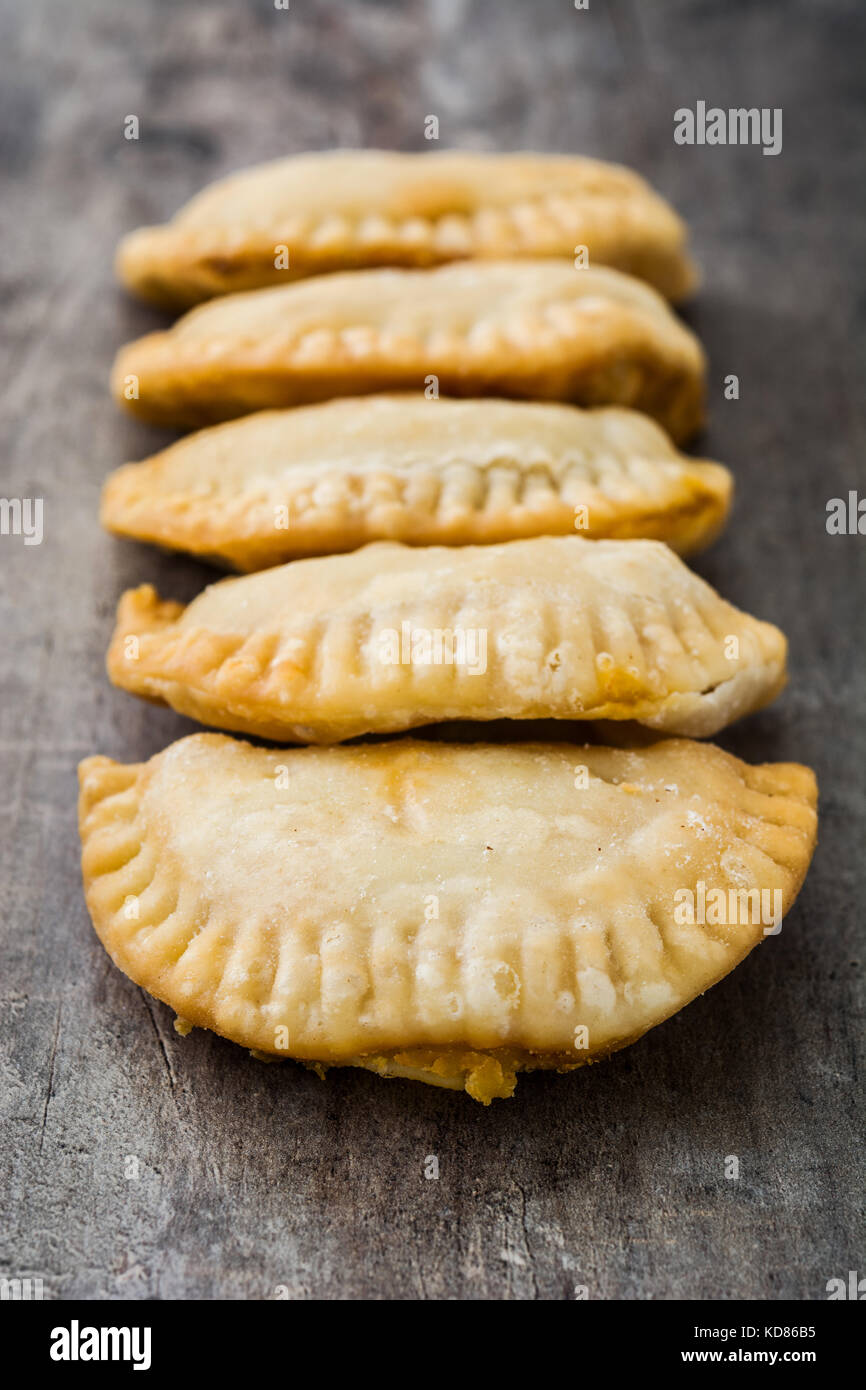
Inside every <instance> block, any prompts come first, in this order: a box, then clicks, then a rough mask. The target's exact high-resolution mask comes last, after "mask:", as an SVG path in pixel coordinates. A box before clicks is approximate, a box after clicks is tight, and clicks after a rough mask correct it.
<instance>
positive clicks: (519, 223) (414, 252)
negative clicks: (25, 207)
mask: <svg viewBox="0 0 866 1390" xmlns="http://www.w3.org/2000/svg"><path fill="white" fill-rule="evenodd" d="M580 247H585V248H586V251H587V252H588V254H589V260H590V263H591V264H593V265H595V264H599V265H611V266H614V267H616V268H617V269H619V270H626V271H628V272H629V273H630V274H632V275H638V276H640V277H641V278H642V279H645V280H648V281H649V282H650V283H651V284H653V285H655V287H656V289H658V290H659V291H660V292H661V293H662V294H665V295H667V296H668V297H669V298H671V299H680V298H681V297H682V296H683V295H685V294H687V293H688V292H689V290H691V289H692V287H693V285H694V281H695V274H694V269H693V267H692V264H691V261H690V260H689V256H688V252H687V248H686V230H685V227H684V225H683V223H682V221H681V220H680V218H679V217H678V216H677V215H676V213H675V212H674V211H673V209H672V208H671V207H670V205H669V204H668V203H666V202H665V200H664V199H663V198H661V197H660V196H659V195H658V194H657V193H655V192H654V191H653V190H652V189H651V188H650V186H649V185H648V184H647V183H646V182H645V181H644V180H643V179H642V178H640V177H639V176H638V175H637V174H635V173H633V172H632V171H631V170H629V169H623V168H621V167H620V166H618V165H615V164H605V163H602V162H600V161H599V160H594V159H581V158H575V157H573V156H563V155H540V154H472V153H466V152H462V151H455V152H451V151H447V152H445V151H443V152H442V153H435V154H424V155H417V154H395V153H389V152H386V151H383V150H336V151H333V152H331V153H328V154H307V155H296V156H294V157H292V158H290V159H280V160H275V161H273V162H272V163H269V164H262V165H258V166H256V167H255V168H252V169H246V170H244V171H243V172H241V173H238V174H234V175H232V176H231V177H230V178H226V179H222V180H220V182H219V183H215V184H212V185H211V186H210V187H208V188H205V189H204V190H203V191H202V192H201V193H199V194H198V195H197V197H195V198H193V199H192V200H191V201H190V202H189V203H187V204H186V206H185V207H183V208H181V210H180V212H179V213H178V214H177V215H176V216H175V217H174V218H173V219H172V221H171V222H169V223H168V224H167V225H165V226H161V227H141V228H139V229H138V231H135V232H132V233H131V235H129V236H127V237H125V238H124V240H123V241H122V242H121V245H120V247H119V249H118V255H117V272H118V274H119V276H120V278H121V280H123V282H124V284H126V285H127V286H128V288H129V289H131V290H133V291H134V292H135V293H136V294H140V295H142V296H144V298H146V299H151V300H154V301H156V302H157V303H161V304H167V305H170V306H178V305H179V306H182V307H188V306H189V305H191V304H194V303H196V302H197V301H198V300H201V299H208V298H210V296H211V295H218V294H226V293H230V292H234V291H237V290H252V289H260V288H262V287H263V286H267V285H274V284H280V283H285V281H287V280H296V279H300V278H303V277H305V276H308V275H318V274H321V273H322V272H323V271H335V270H350V269H360V268H363V267H369V266H380V265H396V266H407V267H424V266H430V265H436V264H440V263H443V262H447V261H452V260H462V259H464V258H472V257H488V258H489V257H495V258H497V259H498V258H501V257H512V256H528V257H537V256H564V257H567V258H568V259H569V260H572V259H573V258H574V256H575V254H576V253H578V248H580Z"/></svg>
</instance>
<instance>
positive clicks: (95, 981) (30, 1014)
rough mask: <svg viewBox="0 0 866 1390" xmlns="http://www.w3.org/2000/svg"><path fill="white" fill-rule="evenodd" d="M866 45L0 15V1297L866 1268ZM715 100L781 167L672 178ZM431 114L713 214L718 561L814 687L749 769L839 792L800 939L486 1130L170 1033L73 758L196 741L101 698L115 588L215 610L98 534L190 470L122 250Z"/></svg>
mask: <svg viewBox="0 0 866 1390" xmlns="http://www.w3.org/2000/svg"><path fill="white" fill-rule="evenodd" d="M864 38H866V12H864V8H863V6H862V5H861V4H858V3H857V0H821V3H820V4H817V5H816V4H814V3H812V0H799V2H798V0H792V3H788V4H784V5H783V4H779V3H770V2H769V0H767V3H756V2H755V0H749V3H739V4H738V3H733V2H732V0H693V2H690V0H664V3H662V0H654V3H648V2H647V0H645V2H644V3H642V4H638V3H637V0H632V2H631V3H629V0H616V2H615V3H614V0H608V3H605V0H591V3H590V8H589V10H588V11H584V12H578V11H576V10H575V9H574V7H573V5H572V4H571V3H570V0H532V3H530V0H524V3H498V2H497V0H475V2H474V3H468V2H464V0H438V3H434V2H433V0H431V3H424V0H406V3H402V4H401V3H396V0H395V3H373V2H372V0H370V2H369V3H366V2H365V0H361V2H360V3H359V0H352V3H335V0H291V6H290V9H289V10H288V11H278V10H276V9H275V7H274V5H273V2H272V0H246V3H242V0H210V2H209V3H207V4H200V3H180V2H179V0H177V2H175V3H171V0H123V2H122V3H121V0H113V2H112V0H75V3H74V4H70V3H68V2H67V0H27V2H26V3H24V2H23V0H22V2H16V0H0V52H2V68H3V71H2V89H0V175H2V186H0V232H2V255H0V304H2V320H0V322H2V345H0V410H2V432H0V437H2V459H3V463H2V467H3V483H2V491H3V493H4V495H6V496H10V497H13V496H14V497H42V498H44V499H45V514H44V515H45V521H44V525H45V534H44V540H43V543H42V544H41V545H40V546H25V545H24V544H23V539H22V538H21V537H15V536H5V537H0V562H2V586H3V587H2V609H0V614H2V670H0V682H2V687H0V688H2V725H0V758H2V777H0V808H2V872H0V894H2V922H3V931H4V937H5V946H4V963H3V967H2V989H0V994H2V1013H0V1017H2V1037H3V1053H2V1058H3V1060H2V1100H0V1107H2V1122H3V1127H2V1185H3V1200H4V1206H5V1208H6V1210H5V1214H4V1215H3V1216H2V1221H0V1273H2V1274H6V1275H13V1276H14V1275H17V1276H19V1277H25V1276H39V1277H42V1279H43V1280H44V1285H45V1291H46V1295H47V1296H49V1297H52V1298H61V1297H65V1296H66V1297H69V1296H82V1297H87V1298H112V1299H143V1298H194V1297H200V1298H208V1299H210V1298H268V1297H273V1296H274V1291H275V1290H276V1288H277V1287H278V1286H284V1287H285V1288H287V1289H288V1291H289V1294H290V1296H291V1297H293V1298H320V1297H327V1298H359V1297H363V1298H434V1299H438V1298H454V1297H456V1298H460V1299H476V1298H493V1299H533V1298H544V1299H551V1298H553V1299H568V1298H572V1297H573V1296H574V1289H575V1286H576V1285H585V1286H586V1287H587V1289H588V1291H589V1296H590V1297H591V1298H605V1299H610V1298H622V1297H627V1298H642V1299H648V1298H690V1297H697V1298H707V1299H727V1298H733V1297H739V1296H756V1297H760V1298H767V1299H773V1298H779V1297H783V1296H793V1297H796V1298H803V1299H816V1298H822V1297H824V1296H825V1284H826V1281H827V1280H828V1279H830V1278H832V1277H835V1276H837V1275H843V1276H845V1275H847V1271H848V1270H849V1269H857V1270H859V1271H860V1274H861V1275H863V1274H866V1249H864V1244H863V1239H862V1236H863V1227H862V1210H861V1202H860V1196H859V1193H860V1187H861V1178H862V1149H860V1148H859V1142H860V1140H859V1136H860V1134H861V1132H862V1124H858V1096H859V1092H858V1072H857V1065H858V1054H859V1053H860V1051H861V1045H862V1022H863V1015H862V994H860V993H858V988H857V986H858V981H859V980H860V978H861V975H862V958H863V938H862V930H861V927H862V918H863V901H864V898H863V893H864V883H863V873H862V870H863V859H864V838H863V824H864V817H863V812H864V766H866V761H864V754H866V750H864V737H863V721H862V705H863V695H864V661H863V627H864V603H866V592H864V583H863V580H864V569H863V556H864V547H866V539H864V538H863V537H856V536H833V537H831V536H828V535H827V534H826V530H825V506H826V502H827V500H828V498H830V497H833V496H845V495H847V492H848V490H849V489H851V488H857V487H858V486H859V487H860V488H861V491H864V492H866V484H864V469H863V449H864V409H863V380H862V372H861V374H860V379H859V382H858V380H857V357H858V349H859V350H862V346H863V327H864V315H866V310H864V298H863V282H862V275H861V271H862V266H861V264H860V261H861V258H862V251H863V244H864V189H866V167H864V165H866V157H864V149H866V123H864V87H863V81H862V53H863V43H864ZM698 99H703V100H705V101H707V102H708V104H710V105H712V104H718V105H722V106H741V105H757V106H760V107H782V108H783V111H784V126H783V130H784V148H783V151H782V153H781V154H780V155H779V156H778V157H775V158H773V157H765V156H763V155H762V154H761V151H760V150H759V149H757V148H706V147H705V148H688V147H678V146H676V145H675V144H674V142H673V138H672V137H673V112H674V110H675V109H676V108H677V107H679V106H683V105H694V103H695V102H696V101H697V100H698ZM130 114H135V115H138V117H139V119H140V123H141V138H140V140H139V141H138V142H132V141H127V140H125V139H124V138H123V122H124V118H125V117H126V116H127V115H130ZM430 114H434V115H437V116H438V117H439V121H440V148H441V147H443V146H462V145H468V146H475V147H481V148H487V149H505V150H507V149H511V148H520V147H525V148H538V149H549V150H563V151H582V152H586V153H590V154H597V155H601V156H607V157H610V158H614V159H617V160H621V161H623V162H625V163H628V164H632V165H634V166H635V167H637V168H638V169H639V170H641V171H642V172H644V173H645V174H647V175H648V176H649V177H650V178H651V179H652V180H653V181H654V182H655V183H657V184H658V185H659V186H660V188H661V189H662V190H663V191H664V192H665V193H667V194H668V195H669V196H670V197H671V198H672V199H673V201H674V202H675V203H676V205H677V206H678V207H679V208H680V209H681V210H682V212H683V213H684V214H685V215H686V216H687V217H688V218H689V219H690V221H691V223H692V226H693V229H694V242H695V247H696V250H697V253H698V256H699V258H700V261H701V263H702V266H703V271H704V285H703V289H702V292H701V294H700V297H699V299H698V300H697V302H696V304H695V305H694V307H693V308H692V309H690V310H689V313H688V317H689V320H690V321H691V322H692V323H693V324H694V326H695V327H696V329H697V330H698V332H699V333H700V335H701V337H702V338H703V340H704V342H705V344H706V345H707V348H708V351H709V355H710V362H711V376H710V402H711V424H710V428H709V431H708V433H707V435H706V438H705V439H704V440H703V441H701V449H702V451H703V452H704V453H706V454H707V455H708V456H709V457H716V458H720V459H722V460H724V461H726V462H727V463H728V464H729V465H730V466H731V467H732V468H733V469H734V471H735V474H736V478H737V485H738V500H737V506H736V511H735V515H734V518H733V523H732V525H731V528H730V530H729V532H728V534H727V535H726V536H725V537H724V538H723V540H722V541H721V542H720V543H719V544H718V546H717V547H716V548H715V550H714V551H713V552H712V553H711V554H710V555H708V556H706V557H704V558H702V559H701V561H700V562H699V563H698V568H699V569H700V570H701V572H702V573H703V574H705V575H706V577H707V578H709V579H710V580H711V581H712V582H713V583H715V584H716V585H717V586H718V587H720V588H721V589H722V591H723V592H724V593H725V594H726V595H727V596H728V597H729V598H730V599H732V600H733V601H734V602H736V603H738V604H740V605H742V606H744V607H747V608H749V609H751V610H752V611H754V612H757V613H758V614H760V615H761V616H763V617H765V618H769V619H772V620H773V621H774V622H776V623H778V624H779V625H780V626H781V627H783V628H784V629H785V630H786V632H787V633H788V634H789V636H790V639H791V666H792V680H791V685H790V688H789V689H788V691H787V693H786V694H785V695H784V696H783V698H782V699H781V700H780V701H779V702H778V703H777V704H776V705H775V706H774V707H773V708H772V709H770V710H768V711H767V712H765V713H764V714H762V715H759V716H757V717H755V718H752V719H750V720H747V721H745V722H744V723H743V724H742V725H741V726H739V727H737V728H735V729H733V730H731V731H729V733H728V734H727V736H725V737H724V738H723V739H722V740H720V741H721V742H723V743H724V744H725V746H727V747H729V748H730V749H732V750H733V751H735V752H737V753H740V754H742V755H743V756H745V757H748V758H751V759H754V760H759V761H760V760H772V759H779V758H781V759H798V760H800V761H803V762H807V763H810V764H812V765H813V766H814V767H815V768H816V769H817V772H818V776H819V779H820V783H821V790H822V799H821V830H820V846H819V850H818V853H817V856H816V859H815V862H814V865H813V868H812V871H811V874H810V876H809V879H808V881H807V883H806V886H805V888H804V890H803V893H802V896H801V898H800V900H799V902H798V904H797V907H796V909H795V911H794V912H793V913H792V914H791V916H790V918H789V919H788V920H787V922H786V924H785V927H784V929H783V931H782V933H781V935H780V936H779V937H778V938H771V939H770V941H769V942H768V944H767V945H765V946H764V948H763V949H762V950H760V951H759V952H756V953H755V954H754V955H753V956H752V957H750V959H749V960H748V961H747V962H746V963H745V964H744V965H743V966H742V967H741V968H740V969H739V970H737V971H736V972H735V973H734V974H733V976H731V977H730V978H729V979H728V980H726V981H725V982H724V983H723V984H721V985H720V986H718V987H717V988H716V989H714V990H713V991H711V992H710V993H709V994H708V995H706V996H704V997H703V998H702V999H700V1000H698V1001H696V1002H695V1003H694V1004H692V1005H691V1006H690V1007H689V1008H688V1009H686V1010H685V1011H684V1012H683V1013H681V1014H680V1015H679V1016H678V1017H676V1018H674V1019H673V1020H671V1021H670V1022H669V1023H667V1024H665V1025H664V1026H662V1027H661V1028H659V1029H657V1030H656V1031H655V1032H653V1033H651V1034H649V1035H648V1036H647V1037H646V1038H645V1039H644V1040H643V1041H642V1042H641V1043H639V1044H638V1045H637V1046H635V1047H633V1048H631V1049H630V1050H628V1051H625V1052H622V1053H620V1054H619V1055H617V1056H616V1057H614V1058H613V1059H612V1060H610V1061H608V1062H607V1063H605V1064H604V1065H600V1066H597V1067H593V1068H592V1069H590V1070H587V1071H585V1072H583V1073H578V1074H576V1075H574V1076H572V1077H571V1078H559V1077H555V1076H553V1077H546V1078H545V1077H536V1078H530V1079H524V1080H523V1081H521V1082H520V1084H519V1086H518V1090H517V1094H516V1097H515V1099H513V1100H511V1101H509V1102H504V1103H503V1102H499V1103H496V1104H494V1105H493V1106H492V1107H491V1108H490V1109H489V1110H483V1109H482V1108H480V1107H478V1106H476V1105H475V1104H474V1103H473V1102H471V1101H470V1100H468V1099H467V1098H465V1097H463V1096H459V1095H454V1094H451V1093H448V1092H443V1091H436V1090H433V1089H430V1088H425V1087H420V1086H417V1085H413V1084H410V1083H406V1082H383V1081H380V1080H378V1079H377V1078H375V1077H373V1076H368V1075H365V1074H363V1073H358V1072H352V1071H346V1072H343V1073H340V1072H336V1073H332V1075H331V1078H330V1079H329V1080H328V1081H327V1082H326V1083H324V1084H323V1083H322V1082H321V1081H319V1080H318V1079H317V1078H316V1077H315V1076H314V1075H312V1074H311V1073H309V1072H307V1071H305V1070H303V1069H302V1068H300V1067H296V1066H294V1065H292V1064H284V1065H277V1066H264V1065H261V1064H258V1063H256V1062H254V1061H252V1060H251V1059H250V1058H249V1057H248V1056H247V1055H246V1053H244V1052H243V1051H242V1050H240V1049H239V1048H236V1047H234V1046H232V1045H231V1044H229V1043H227V1042H224V1041H221V1040H220V1039H218V1038H215V1037H212V1036H208V1035H207V1034H205V1033H202V1032H195V1033H193V1034H192V1035H191V1036H190V1037H189V1038H187V1039H185V1040H184V1039H181V1038H179V1037H177V1036H176V1035H175V1033H174V1032H173V1030H172V1026H171V1023H172V1020H171V1015H170V1013H169V1011H168V1010H167V1009H165V1008H163V1007H162V1006H161V1005H158V1004H156V1003H154V1002H153V1001H151V1000H149V999H148V998H147V997H145V995H144V994H142V992H141V991H140V990H138V989H136V988H135V987H134V986H133V985H132V984H131V983H130V982H129V981H127V980H126V979H125V978H124V977H123V976H122V975H120V974H119V972H118V971H116V970H115V968H114V967H113V966H112V965H111V963H110V962H109V960H108V958H107V956H106V955H105V954H104V952H103V950H102V947H101V946H100V945H99V943H98V942H97V940H96V938H95V936H94V934H93V933H92V930H91V928H90V925H89V922H88V918H87V915H86V912H85V909H84V905H83V902H82V896H81V889H80V882H79V871H78V841H77V834H76V829H75V812H74V806H75V795H76V788H75V766H76V763H77V761H78V760H79V758H81V757H82V756H84V755H86V754H89V753H92V752H103V753H108V754H111V755H113V756H115V757H118V758H121V759H124V760H127V761H128V760H137V759H140V758H145V757H148V756H149V755H150V754H152V753H154V752H156V751H157V750H158V749H160V748H162V747H163V746H164V745H165V744H166V743H168V742H169V741H170V740H172V739H174V738H175V737H177V736H179V735H181V734H183V733H186V732H188V731H190V730H191V728H192V725H190V724H189V723H188V722H187V721H185V720H183V719H181V718H179V717H177V716H175V715H173V714H172V713H170V712H168V711H160V710H156V709H153V708H151V707H149V706H146V705H144V704H142V703H139V702H136V701H135V700H134V699H132V698H131V697H130V696H127V695H124V694H122V693H120V692H118V691H114V690H113V689H112V688H111V687H110V686H109V684H108V682H107V679H106V677H105V675H104V670H103V658H104V651H105V647H106V643H107V639H108V636H109V632H110V629H111V625H112V615H113V609H114V605H115V602H116V600H117V597H118V595H119V594H120V592H121V590H122V589H123V588H125V587H126V586H128V585H131V584H136V583H139V582H142V581H144V580H153V581H154V582H156V583H157V585H158V587H159V588H160V589H161V591H162V592H163V593H167V594H170V595H174V596H176V597H180V598H188V597H191V596H192V595H193V594H194V593H195V592H197V591H198V589H199V588H200V587H201V586H202V584H203V583H204V582H205V581H206V579H207V578H208V577H209V572H208V571H207V570H206V569H205V567H203V566H201V565H198V564H196V563H194V562H193V561H191V560H189V561H188V560H185V559H182V558H177V559H170V558H167V557H165V556H160V555H158V554H157V553H156V552H154V551H151V550H149V549H147V548H145V547H140V546H135V545H133V544H128V543H121V542H117V541H114V540H112V539H110V538H108V537H107V536H104V535H102V534H101V533H100V530H99V527H98V525H97V520H96V516H97V500H98V495H99V488H100V484H101V482H102V479H103V478H104V476H105V474H106V472H107V471H108V470H109V469H110V468H111V467H113V466H115V465H116V464H118V463H120V462H122V461H123V460H125V459H129V458H136V457H141V456H143V455H145V454H147V453H149V452H151V451H152V450H153V449H154V447H156V446H157V444H158V443H161V442H162V441H163V440H165V439H167V438H168V436H164V435H158V434H157V433H156V432H153V431H148V430H147V429H146V428H145V427H143V426H138V425H135V424H133V423H130V422H129V421H128V420H125V419H123V418H121V416H120V414H119V413H118V411H117V410H116V409H115V408H114V406H113V405H112V403H111V402H110V400H109V398H108V394H107V389H106V387H107V373H108V368H109V363H110V361H111V358H112V355H113V353H114V351H115V349H116V348H117V346H118V345H119V344H120V343H122V342H123V341H125V340H126V339H128V338H131V337H133V336H134V335H137V334H139V333H141V332H143V331H145V330H147V329H148V328H149V327H151V326H156V325H158V324H159V323H160V322H162V320H161V319H160V317H159V316H158V315H157V314H156V313H152V312H150V311H148V310H146V309H144V308H142V307H140V306H137V305H135V304H134V303H132V302H130V301H129V300H127V299H126V298H125V297H124V296H123V294H122V293H120V292H119V290H118V289H116V288H115V286H114V285H113V283H112V275H111V258H112V252H113V249H114V246H115V243H116V242H117V240H118V238H119V237H120V235H121V234H122V233H123V232H125V231H126V230H127V229H129V228H131V227H133V226H135V225H137V224H139V223H142V222H148V221H158V220H161V219H163V218H164V217H166V216H167V215H169V214H170V213H172V212H173V211H174V210H175V208H176V207H177V206H179V204H180V203H181V202H183V201H184V200H185V199H186V198H187V197H188V196H189V195H190V194H191V193H192V192H194V191H195V190H196V189H198V188H199V187H200V186H201V185H202V184H204V183H206V182H208V181H209V180H210V179H212V178H213V177H215V176H216V175H219V174H222V173H224V172H226V171H228V170H231V169H233V168H235V167H239V166H242V165H244V164H248V163H251V162H253V161H256V160H259V159H262V158H266V157H271V156H274V155H277V154H281V153H285V152H291V151H299V150H307V149H316V148H326V147H331V146H335V145H382V146H386V147H395V148H398V149H422V148H425V142H424V139H423V126H424V118H425V116H427V115H430ZM858 253H859V254H858ZM730 372H735V373H737V374H738V376H739V378H740V383H741V395H740V399H739V400H738V401H726V400H725V399H724V398H723V393H722V382H723V378H724V376H725V375H726V374H727V373H730ZM432 1154H435V1155H436V1156H437V1157H438V1160H439V1169H440V1177H439V1180H438V1181H435V1180H427V1179H425V1177H424V1171H423V1166H424V1161H425V1159H426V1157H427V1156H428V1155H432ZM726 1155H736V1156H737V1157H738V1158H739V1160H740V1178H739V1180H738V1181H730V1180H726V1178H725V1169H724V1163H725V1157H726ZM129 1156H133V1157H134V1158H136V1159H137V1161H138V1177H137V1178H136V1177H130V1176H127V1174H128V1172H129V1171H131V1170H133V1171H134V1166H133V1169H131V1168H130V1165H129V1163H128V1159H129Z"/></svg>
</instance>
